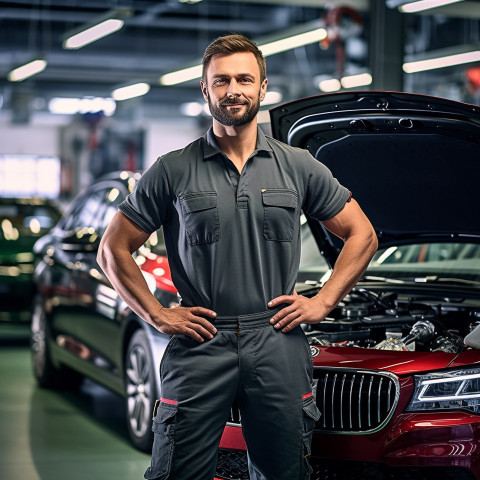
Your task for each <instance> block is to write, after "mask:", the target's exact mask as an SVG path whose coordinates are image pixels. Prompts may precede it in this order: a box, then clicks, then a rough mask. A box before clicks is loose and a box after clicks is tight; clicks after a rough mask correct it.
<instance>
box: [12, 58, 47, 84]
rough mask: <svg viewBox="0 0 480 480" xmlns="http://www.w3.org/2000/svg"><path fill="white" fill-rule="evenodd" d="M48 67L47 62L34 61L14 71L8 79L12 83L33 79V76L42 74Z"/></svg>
mask: <svg viewBox="0 0 480 480" xmlns="http://www.w3.org/2000/svg"><path fill="white" fill-rule="evenodd" d="M46 66H47V62H46V61H45V60H41V59H36V60H32V61H31V62H28V63H26V64H25V65H22V66H21V67H18V68H15V69H13V70H12V71H11V72H10V73H9V74H8V79H9V80H10V81H11V82H21V81H22V80H25V79H26V78H29V77H31V76H32V75H36V74H37V73H40V72H42V71H43V70H45V67H46Z"/></svg>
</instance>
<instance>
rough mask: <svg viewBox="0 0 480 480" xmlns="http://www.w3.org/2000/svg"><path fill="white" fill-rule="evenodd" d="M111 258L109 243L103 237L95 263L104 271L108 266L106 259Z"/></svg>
mask: <svg viewBox="0 0 480 480" xmlns="http://www.w3.org/2000/svg"><path fill="white" fill-rule="evenodd" d="M110 256H111V247H110V242H109V241H108V240H107V239H106V238H105V237H104V238H103V239H102V241H101V242H100V245H99V247H98V251H97V263H98V265H99V266H100V268H101V269H102V270H103V271H105V270H106V269H107V265H108V258H109V257H110Z"/></svg>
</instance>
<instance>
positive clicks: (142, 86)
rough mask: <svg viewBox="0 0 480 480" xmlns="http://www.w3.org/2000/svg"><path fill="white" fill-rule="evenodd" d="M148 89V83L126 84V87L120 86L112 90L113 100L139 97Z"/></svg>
mask: <svg viewBox="0 0 480 480" xmlns="http://www.w3.org/2000/svg"><path fill="white" fill-rule="evenodd" d="M149 91H150V85H149V84H148V83H144V82H141V83H135V84H133V85H127V86H126V87H120V88H117V89H115V90H114V91H113V92H112V97H113V98H114V100H117V101H121V100H128V99H130V98H135V97H140V96H142V95H145V94H147V93H148V92H149Z"/></svg>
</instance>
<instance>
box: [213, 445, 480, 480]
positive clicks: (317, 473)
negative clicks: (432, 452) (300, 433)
mask: <svg viewBox="0 0 480 480" xmlns="http://www.w3.org/2000/svg"><path fill="white" fill-rule="evenodd" d="M309 463H310V465H311V467H312V469H313V472H312V474H311V475H310V480H325V479H331V480H352V479H355V480H372V479H375V480H475V475H473V473H472V472H471V471H470V470H467V469H465V468H455V467H390V466H388V465H385V464H381V463H373V462H353V461H345V460H341V461H339V460H333V459H330V460H326V459H319V458H310V461H309ZM215 476H216V477H217V478H221V479H222V480H248V479H249V478H250V477H249V475H248V466H247V453H246V452H244V451H240V450H225V449H220V451H219V454H218V466H217V473H216V474H215Z"/></svg>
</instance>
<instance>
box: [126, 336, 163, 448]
mask: <svg viewBox="0 0 480 480" xmlns="http://www.w3.org/2000/svg"><path fill="white" fill-rule="evenodd" d="M156 398H157V392H156V387H155V367H154V364H153V360H152V355H151V352H150V347H149V343H148V341H147V335H146V333H145V331H144V330H141V329H140V330H137V331H136V332H135V333H134V334H133V336H132V338H131V339H130V341H129V343H128V347H127V352H126V355H125V401H126V414H127V429H128V433H129V435H130V438H131V441H132V443H133V444H134V445H135V447H136V448H138V449H139V450H142V451H144V452H151V450H152V443H153V433H152V411H153V406H154V403H155V399H156Z"/></svg>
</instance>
